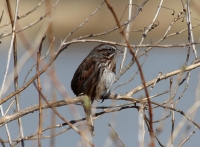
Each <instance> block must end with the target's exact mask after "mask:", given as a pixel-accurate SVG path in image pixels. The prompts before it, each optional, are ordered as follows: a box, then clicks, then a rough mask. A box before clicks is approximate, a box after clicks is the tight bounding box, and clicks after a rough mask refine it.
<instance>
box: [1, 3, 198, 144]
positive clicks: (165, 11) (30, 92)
mask: <svg viewBox="0 0 200 147" xmlns="http://www.w3.org/2000/svg"><path fill="white" fill-rule="evenodd" d="M10 2H11V8H12V12H13V16H14V12H15V6H16V2H15V1H14V0H11V1H10ZM102 2H103V1H102V0H95V1H94V0H60V1H58V3H57V5H55V6H54V7H53V8H52V10H51V14H50V15H47V14H46V11H48V10H49V8H51V5H54V4H55V3H56V1H51V2H49V1H48V0H45V1H40V0H34V1H32V0H20V2H19V11H18V16H19V17H21V16H23V15H24V14H27V12H29V11H30V10H32V9H33V8H35V7H36V6H37V5H38V4H39V3H41V5H39V6H38V8H37V9H36V10H35V11H33V12H32V13H30V14H29V15H27V16H26V17H23V18H21V19H19V20H18V21H17V26H16V30H17V31H18V30H21V29H23V28H24V27H26V26H29V25H31V24H33V23H34V22H37V21H38V20H41V21H38V23H36V24H35V25H33V26H31V27H28V28H27V29H25V30H24V31H22V32H20V33H18V34H17V51H18V59H19V60H20V61H21V62H19V63H23V64H21V70H20V71H19V87H21V86H23V83H24V79H25V77H26V75H27V73H28V71H29V69H30V68H31V67H32V66H33V65H34V64H35V62H36V60H35V58H34V56H36V52H37V51H38V47H39V42H40V40H41V38H42V37H43V36H45V35H46V36H47V38H46V39H45V41H44V44H43V49H42V55H43V56H44V55H45V54H46V52H47V51H48V48H49V46H50V42H49V40H51V39H52V38H54V37H55V41H54V43H53V46H52V50H53V51H52V52H56V51H57V50H58V48H59V45H60V43H61V41H62V40H64V39H65V38H66V37H67V35H68V34H69V33H70V32H71V31H72V30H74V29H75V28H77V27H78V26H80V24H82V23H83V22H84V21H85V19H86V18H87V17H88V16H90V15H91V14H92V12H93V11H95V9H97V8H98V7H99V6H100V4H101V3H102ZM109 2H110V3H111V5H112V6H113V8H114V10H115V12H116V14H117V16H118V18H119V19H121V21H120V23H121V24H123V23H124V22H127V20H128V7H127V6H128V3H129V1H128V0H109ZM160 2H161V0H154V1H148V2H147V3H146V4H145V5H144V7H143V8H142V11H141V12H140V13H139V15H138V16H137V17H136V18H135V19H134V21H133V22H131V23H130V33H129V41H130V43H131V44H133V45H138V44H139V43H140V41H141V39H142V34H143V32H144V30H145V29H146V28H147V27H148V26H149V25H150V24H151V23H152V20H153V19H154V17H155V14H156V11H157V9H158V6H159V4H160ZM182 2H183V3H184V4H186V1H184V0H183V1H181V0H177V1H174V0H165V1H163V3H162V6H163V8H161V10H160V12H159V14H158V17H157V18H156V22H155V24H159V25H158V26H156V27H155V28H154V29H152V30H151V31H150V32H149V33H148V34H147V37H146V38H145V39H144V42H143V43H142V44H154V43H155V42H157V41H158V40H159V39H161V38H162V37H163V36H164V34H165V32H166V30H167V29H168V28H169V27H170V24H171V22H172V21H173V20H174V19H175V18H177V15H178V13H180V12H181V11H182V9H183V5H182ZM132 3H133V4H135V6H134V5H133V7H132V17H133V16H134V15H135V14H136V12H138V6H140V5H141V4H142V3H143V0H133V2H132ZM136 5H138V6H136ZM126 7H127V9H126ZM164 7H165V8H164ZM199 8H200V3H199V1H198V0H192V1H191V2H190V9H191V16H192V17H191V23H192V26H195V25H199V24H200V18H199V15H200V12H199ZM2 11H4V14H3V17H2V21H1V23H0V41H1V44H0V67H1V68H0V81H1V82H2V81H3V78H4V73H5V68H6V64H7V58H8V57H7V56H8V50H9V47H10V40H11V35H9V34H10V33H11V32H12V28H11V25H6V24H8V23H9V22H10V20H9V14H8V11H7V6H6V2H5V1H1V2H0V14H1V13H2ZM173 13H174V15H172V14H173ZM45 14H46V15H45ZM43 17H44V18H43ZM181 17H182V18H181V19H180V20H178V21H177V22H175V23H174V24H173V25H172V28H171V29H170V31H169V33H168V34H171V33H176V32H180V31H182V30H184V29H186V28H187V27H188V26H187V19H186V17H185V16H184V15H182V16H181ZM50 22H52V23H51V25H50V27H49V23H50ZM115 26H116V23H115V21H114V18H113V15H112V14H111V12H110V10H109V9H108V8H107V5H106V4H105V3H104V4H103V5H102V6H101V7H100V9H99V10H98V11H97V12H96V13H95V14H94V15H93V16H92V17H91V18H90V19H89V20H88V21H87V23H85V24H84V25H83V26H82V27H81V28H79V29H78V30H77V31H75V32H74V33H73V34H72V35H71V36H70V37H69V38H68V39H67V42H68V41H72V40H73V39H76V38H79V37H80V36H85V35H90V34H98V33H102V32H107V31H108V30H110V29H112V28H114V27H115ZM48 27H49V29H50V30H51V31H48V30H47V29H48ZM136 30H139V31H136ZM199 34H200V28H199V27H196V28H194V29H193V35H194V41H200V40H199V39H200V36H199ZM87 39H98V40H105V41H111V42H118V43H124V40H123V38H122V36H121V35H120V33H119V31H118V30H115V31H113V32H111V33H108V34H106V35H101V36H99V37H90V38H87ZM182 43H183V44H186V43H188V32H187V31H185V32H184V33H181V34H178V35H174V36H172V37H169V38H167V39H165V40H163V41H162V42H161V43H159V44H165V45H167V44H168V45H170V44H171V45H172V44H182ZM98 44H99V43H95V42H92V43H91V42H85V43H75V44H72V45H70V46H69V47H68V48H67V49H66V50H64V51H63V52H62V53H61V54H60V55H59V56H58V58H57V59H56V61H55V62H54V65H53V67H54V68H55V74H56V76H57V78H58V79H59V81H60V82H61V83H62V84H63V85H64V87H65V88H66V91H67V93H68V94H69V96H70V97H75V96H74V94H73V92H72V90H71V88H70V83H71V79H72V77H73V74H74V72H75V70H76V69H77V67H78V66H79V64H80V63H81V62H82V60H83V59H84V58H85V57H86V56H87V55H88V53H89V52H90V51H91V50H92V49H93V48H94V47H95V46H96V45H98ZM195 47H196V51H197V56H199V52H200V50H199V45H195ZM118 48H119V49H122V50H123V49H124V48H123V47H120V46H118ZM145 49H146V48H141V49H140V50H139V52H138V55H139V54H140V53H142V52H143V51H144V50H145ZM28 50H31V52H32V54H33V56H31V54H30V52H29V51H28ZM187 53H188V47H184V48H153V49H152V50H150V51H149V52H148V53H147V55H148V57H147V59H146V60H145V56H142V57H141V58H139V61H140V63H142V62H143V61H144V60H145V63H144V65H143V72H144V75H145V79H146V81H150V80H152V79H154V78H156V77H157V76H158V74H159V72H161V71H162V73H163V74H166V73H168V72H171V71H174V70H177V69H180V68H182V67H183V65H184V63H185V60H186V56H187ZM131 58H132V56H131V55H130V54H129V52H128V54H127V58H126V61H125V65H127V64H128V63H129V62H130V61H131ZM49 59H50V55H48V56H47V58H46V59H45V62H46V63H47V62H48V61H49ZM121 60H122V55H120V56H119V58H118V60H117V69H118V70H119V66H120V64H121ZM194 60H195V57H194V53H193V52H192V49H191V50H190V58H189V62H188V65H190V64H191V62H192V61H194ZM136 71H137V66H136V65H135V64H134V65H133V66H132V67H131V68H130V69H129V70H128V71H127V72H126V73H125V74H124V75H123V76H122V77H121V78H120V80H119V81H117V82H116V83H115V84H114V85H113V89H115V87H116V86H117V85H119V84H121V83H124V82H126V81H128V80H129V79H130V78H131V77H132V76H133V75H134V74H135V72H136ZM199 71H200V70H199V68H196V69H194V70H192V71H191V75H190V80H189V85H188V88H187V90H186V92H184V95H183V97H181V100H180V101H179V103H178V104H177V105H176V108H177V109H180V110H183V111H184V112H187V110H188V109H189V108H191V107H192V106H193V104H194V103H195V100H197V99H199V97H198V94H197V93H198V91H199V89H198V83H199V78H198V77H199V76H200V75H199ZM12 72H13V57H12V56H11V62H10V67H9V71H8V76H9V75H10V74H11V73H12ZM35 73H36V71H35V67H34V68H33V70H32V72H31V73H30V74H29V75H28V78H27V81H28V80H29V79H31V77H32V76H34V75H35ZM184 75H185V74H184ZM183 77H184V76H183ZM177 79H178V76H174V77H173V85H174V86H175V85H176V82H177ZM41 80H42V87H43V88H42V91H43V93H44V94H45V95H46V97H48V100H52V97H53V95H56V99H57V100H62V99H63V97H62V96H61V94H60V93H59V92H58V91H57V90H56V88H55V87H54V88H53V84H52V82H51V80H50V78H49V76H48V75H47V74H45V73H44V74H42V76H41ZM13 85H14V83H13V82H11V84H10V85H9V86H8V87H7V88H8V90H7V91H6V92H5V93H4V94H3V95H2V98H4V97H5V96H7V95H9V94H10V93H12V92H13V91H14V86H13ZM139 85H141V79H140V76H139V75H136V77H135V78H134V80H133V81H132V82H130V83H128V84H127V85H124V86H121V87H119V88H117V89H116V90H113V93H114V94H126V93H127V92H129V91H130V90H131V89H134V88H136V87H137V86H139ZM185 85H186V83H184V84H182V85H181V86H180V87H179V89H178V91H177V93H176V97H175V99H174V101H175V100H177V99H178V98H179V97H180V95H181V93H182V92H183V91H184V88H185ZM52 89H54V90H53V91H55V93H54V92H52ZM168 89H169V79H166V80H163V81H161V82H159V83H157V84H156V86H155V88H154V89H153V90H152V92H151V93H150V95H155V94H158V93H161V92H163V91H165V90H168ZM144 96H145V93H144V91H143V90H142V91H140V92H138V93H136V94H134V95H133V97H135V98H141V97H144ZM169 96H170V95H169V93H167V94H165V95H161V96H159V97H157V98H154V99H153V101H155V102H158V103H162V102H164V101H165V100H166V99H169ZM13 99H14V97H13V98H12V99H11V100H8V101H7V102H6V103H4V104H3V108H4V111H6V109H7V108H8V106H9V104H10V103H11V101H12V100H13ZM19 101H20V109H25V108H27V107H30V106H33V105H35V104H38V92H37V90H36V89H35V87H34V86H33V84H31V85H30V86H29V87H28V88H27V89H25V90H24V91H23V92H22V93H21V94H20V98H19ZM113 103H114V104H115V105H119V104H125V103H127V102H125V101H116V102H113V101H111V100H106V101H104V102H103V103H100V102H95V104H94V105H95V106H96V105H97V106H110V105H112V104H113ZM76 108H77V110H78V112H79V113H80V115H81V118H83V117H85V115H84V113H83V109H82V107H81V106H76ZM57 110H58V111H59V112H60V113H61V114H62V116H64V117H65V118H66V119H67V120H69V121H70V120H73V119H74V118H73V117H72V115H71V112H70V110H69V109H68V108H67V106H63V107H59V108H57ZM100 111H101V110H94V112H100ZM15 112H16V108H15V105H13V106H12V107H11V109H10V110H9V111H8V113H7V115H11V114H13V113H15ZM169 113H170V111H169V110H165V109H163V108H156V109H154V110H153V114H154V115H153V118H154V120H159V119H161V118H163V117H164V116H166V115H168V114H169ZM146 114H147V116H148V110H147V111H146ZM195 114H196V115H195ZM198 115H199V110H198V111H197V112H196V113H194V116H191V118H192V119H194V121H195V122H197V123H198V124H199V123H200V119H199V117H198ZM51 117H52V111H51V110H50V109H46V110H43V128H46V127H48V126H50V125H51V122H52V121H51ZM138 118H139V114H138V110H137V109H134V108H132V109H125V110H122V111H119V112H115V113H108V114H105V115H103V116H101V117H100V118H98V119H97V120H95V124H94V126H95V134H96V135H95V137H94V138H93V142H94V144H95V146H97V147H101V146H115V144H114V143H113V142H114V141H113V140H114V139H113V138H112V135H111V132H112V129H111V128H110V127H109V126H108V124H111V125H112V126H113V128H115V131H116V132H117V133H118V135H119V136H120V138H121V140H122V141H123V142H124V144H125V146H127V147H129V146H139V144H138V131H139V124H138V123H139V122H138V121H139V120H138ZM175 118H176V120H175V128H176V126H177V124H178V123H179V122H180V121H181V120H182V118H183V116H182V115H181V114H179V113H176V112H175ZM55 121H56V122H55V123H56V124H61V123H63V121H62V120H61V119H59V118H57V117H56V119H55ZM22 124H23V129H24V136H28V135H31V134H33V133H36V132H37V129H38V111H36V112H34V113H31V114H28V115H25V116H23V117H22ZM160 126H162V131H161V133H160V134H159V135H158V138H159V140H160V141H161V143H162V144H163V145H164V146H166V145H167V142H168V140H169V139H170V134H171V116H170V118H168V119H166V120H165V121H162V123H154V130H156V128H159V127H160ZM8 127H9V131H10V133H11V138H12V139H13V140H16V139H17V138H18V137H19V129H18V124H17V121H16V120H15V121H12V122H10V123H8ZM65 128H67V126H64V127H61V128H56V129H55V132H56V133H58V132H60V131H62V130H64V129H65ZM80 128H82V129H84V128H85V126H82V127H80ZM145 128H146V134H145V146H148V145H149V143H150V137H149V133H148V129H147V127H145ZM193 129H194V125H193V124H192V123H191V122H189V121H186V122H185V124H184V125H183V127H182V128H181V129H180V132H179V134H178V136H177V137H176V138H175V139H174V146H179V145H180V143H181V142H182V141H183V140H184V139H185V138H186V137H187V136H188V135H189V134H190V133H191V132H192V130H193ZM50 134H51V131H50V130H47V131H45V132H44V133H43V136H48V135H50ZM199 135H200V132H199V130H197V131H196V133H195V134H193V136H192V137H191V138H190V139H189V140H188V141H187V142H186V143H185V144H184V146H189V145H190V146H198V144H199V143H200V140H199V139H198V138H199ZM0 138H1V139H2V140H7V139H8V138H7V135H6V131H5V127H4V126H2V127H1V128H0ZM155 143H156V146H159V144H158V142H157V141H156V140H155ZM52 144H54V145H55V146H82V145H81V141H80V137H79V135H78V134H77V133H76V132H75V131H73V130H69V131H67V132H64V133H63V134H61V135H58V136H56V137H55V138H54V142H53V143H52V140H51V139H50V138H46V139H43V140H42V146H53V145H52ZM5 145H6V146H9V144H8V143H5ZM37 145H38V144H37V140H28V141H25V146H37ZM18 146H21V144H20V143H19V144H18Z"/></svg>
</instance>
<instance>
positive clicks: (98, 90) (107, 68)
mask: <svg viewBox="0 0 200 147" xmlns="http://www.w3.org/2000/svg"><path fill="white" fill-rule="evenodd" d="M118 52H122V51H121V50H119V49H117V48H116V47H115V46H114V45H112V44H107V43H102V44H100V45H98V46H96V47H95V48H94V49H93V50H92V51H91V52H90V53H89V54H88V55H87V56H86V58H85V59H84V60H83V61H82V63H81V64H80V65H79V67H78V68H77V70H76V71H75V73H74V76H73V78H72V81H71V89H72V91H73V92H74V94H75V95H76V96H80V95H86V96H87V97H88V98H89V101H90V102H89V105H84V104H83V107H84V111H85V113H86V122H87V126H88V130H89V132H90V133H91V135H92V136H94V124H93V118H92V114H91V105H92V103H93V101H94V100H99V99H102V102H103V101H104V99H105V98H106V97H109V95H110V92H111V88H112V85H113V83H114V82H115V76H116V55H117V53H118Z"/></svg>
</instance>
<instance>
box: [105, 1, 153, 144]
mask: <svg viewBox="0 0 200 147" xmlns="http://www.w3.org/2000/svg"><path fill="white" fill-rule="evenodd" d="M105 2H106V4H107V6H108V8H109V9H110V11H111V13H112V14H113V17H114V19H115V21H116V23H117V26H118V28H119V31H120V33H121V35H122V36H123V38H124V40H125V42H126V44H127V46H128V48H129V51H130V53H131V54H132V56H133V58H134V60H135V61H136V64H137V67H138V70H139V73H140V77H141V80H142V84H143V86H144V90H145V94H146V97H147V99H148V106H149V117H150V129H151V130H150V136H151V145H152V147H155V144H154V139H153V138H154V137H153V136H154V135H153V125H152V122H153V113H152V109H151V102H150V99H149V93H148V90H147V87H146V82H145V78H144V74H143V71H142V69H141V66H140V63H139V61H138V59H137V57H136V55H135V53H134V52H133V50H132V47H131V46H130V44H129V42H128V40H127V38H126V35H125V33H124V31H123V30H122V28H121V25H120V24H119V20H118V18H117V15H116V13H115V11H114V9H113V7H112V6H111V5H110V3H109V2H108V0H106V1H105Z"/></svg>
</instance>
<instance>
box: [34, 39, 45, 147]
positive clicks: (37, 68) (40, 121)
mask: <svg viewBox="0 0 200 147" xmlns="http://www.w3.org/2000/svg"><path fill="white" fill-rule="evenodd" d="M44 39H45V37H43V38H42V40H41V42H40V47H39V51H38V52H37V64H36V73H37V83H38V87H37V88H38V95H39V96H38V98H39V100H38V101H39V125H38V147H41V137H42V98H41V90H42V87H41V84H40V75H39V68H40V56H41V50H42V44H43V41H44Z"/></svg>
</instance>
